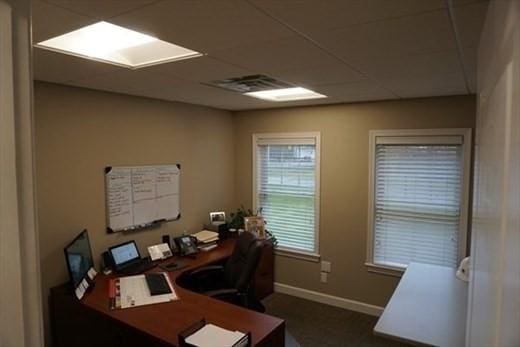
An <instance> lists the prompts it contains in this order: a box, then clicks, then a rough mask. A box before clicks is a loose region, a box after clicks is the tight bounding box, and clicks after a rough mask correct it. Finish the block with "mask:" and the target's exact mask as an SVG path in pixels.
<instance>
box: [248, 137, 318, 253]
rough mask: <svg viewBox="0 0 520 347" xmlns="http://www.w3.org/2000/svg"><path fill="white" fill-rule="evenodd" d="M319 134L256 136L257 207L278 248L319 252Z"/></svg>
mask: <svg viewBox="0 0 520 347" xmlns="http://www.w3.org/2000/svg"><path fill="white" fill-rule="evenodd" d="M318 153H319V152H317V148H316V137H315V136H308V137H300V138H298V137H294V136H292V137H286V138H284V137H280V136H274V135H264V136H263V137H262V136H257V137H256V162H255V171H256V187H255V188H256V192H255V193H256V194H255V195H256V207H257V208H261V209H262V216H263V217H264V218H265V220H266V222H267V225H266V227H267V229H268V230H269V231H270V232H272V233H273V235H275V236H276V239H277V240H278V248H280V249H286V250H294V251H298V252H303V253H311V254H315V253H317V237H316V231H317V228H316V224H317V223H316V215H317V213H316V208H317V194H316V191H317V179H316V177H317V174H316V173H317V165H318V162H319V160H318V158H317V156H318Z"/></svg>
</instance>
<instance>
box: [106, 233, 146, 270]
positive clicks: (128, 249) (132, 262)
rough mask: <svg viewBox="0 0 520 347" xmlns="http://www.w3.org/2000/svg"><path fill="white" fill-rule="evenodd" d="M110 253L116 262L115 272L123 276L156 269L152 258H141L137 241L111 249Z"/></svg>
mask: <svg viewBox="0 0 520 347" xmlns="http://www.w3.org/2000/svg"><path fill="white" fill-rule="evenodd" d="M108 252H109V253H110V255H111V256H112V259H113V260H114V270H115V272H117V273H119V274H122V275H137V274H140V273H142V272H145V271H147V270H150V269H151V268H153V267H155V265H154V264H153V263H152V262H151V261H150V258H144V259H143V258H141V255H140V254H139V250H138V249H137V245H136V244H135V241H128V242H125V243H122V244H120V245H116V246H113V247H110V248H109V249H108Z"/></svg>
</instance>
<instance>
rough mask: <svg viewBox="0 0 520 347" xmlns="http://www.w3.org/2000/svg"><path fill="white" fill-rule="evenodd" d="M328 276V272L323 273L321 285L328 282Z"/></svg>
mask: <svg viewBox="0 0 520 347" xmlns="http://www.w3.org/2000/svg"><path fill="white" fill-rule="evenodd" d="M327 275H328V274H327V273H326V272H321V278H320V282H321V283H327V281H328V279H327Z"/></svg>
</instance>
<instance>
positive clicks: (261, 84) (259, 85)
mask: <svg viewBox="0 0 520 347" xmlns="http://www.w3.org/2000/svg"><path fill="white" fill-rule="evenodd" d="M207 84H208V85H210V86H213V87H219V88H223V89H226V90H231V91H234V92H237V93H250V92H260V91H264V90H273V89H284V88H292V87H294V85H292V84H290V83H287V82H282V81H278V80H276V79H274V78H272V77H269V76H265V75H250V76H244V77H234V78H228V79H225V80H218V81H211V82H209V83H207Z"/></svg>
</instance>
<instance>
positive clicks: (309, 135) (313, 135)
mask: <svg viewBox="0 0 520 347" xmlns="http://www.w3.org/2000/svg"><path fill="white" fill-rule="evenodd" d="M284 139H285V140H286V139H289V140H291V139H294V140H298V139H313V140H314V142H315V144H316V171H315V201H314V252H305V251H301V250H297V249H292V248H286V247H277V248H276V250H275V254H276V255H280V256H285V257H290V258H296V259H301V260H307V261H313V262H317V261H319V259H320V253H319V252H320V251H319V250H320V228H319V226H320V171H321V160H320V157H321V133H320V132H291V133H258V134H253V136H252V143H253V145H252V148H253V157H252V158H253V162H252V165H253V170H252V171H253V179H252V181H253V210H254V211H256V210H257V209H258V192H257V174H258V171H257V167H256V159H257V155H256V152H257V145H258V142H261V141H262V140H275V141H276V140H284Z"/></svg>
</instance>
